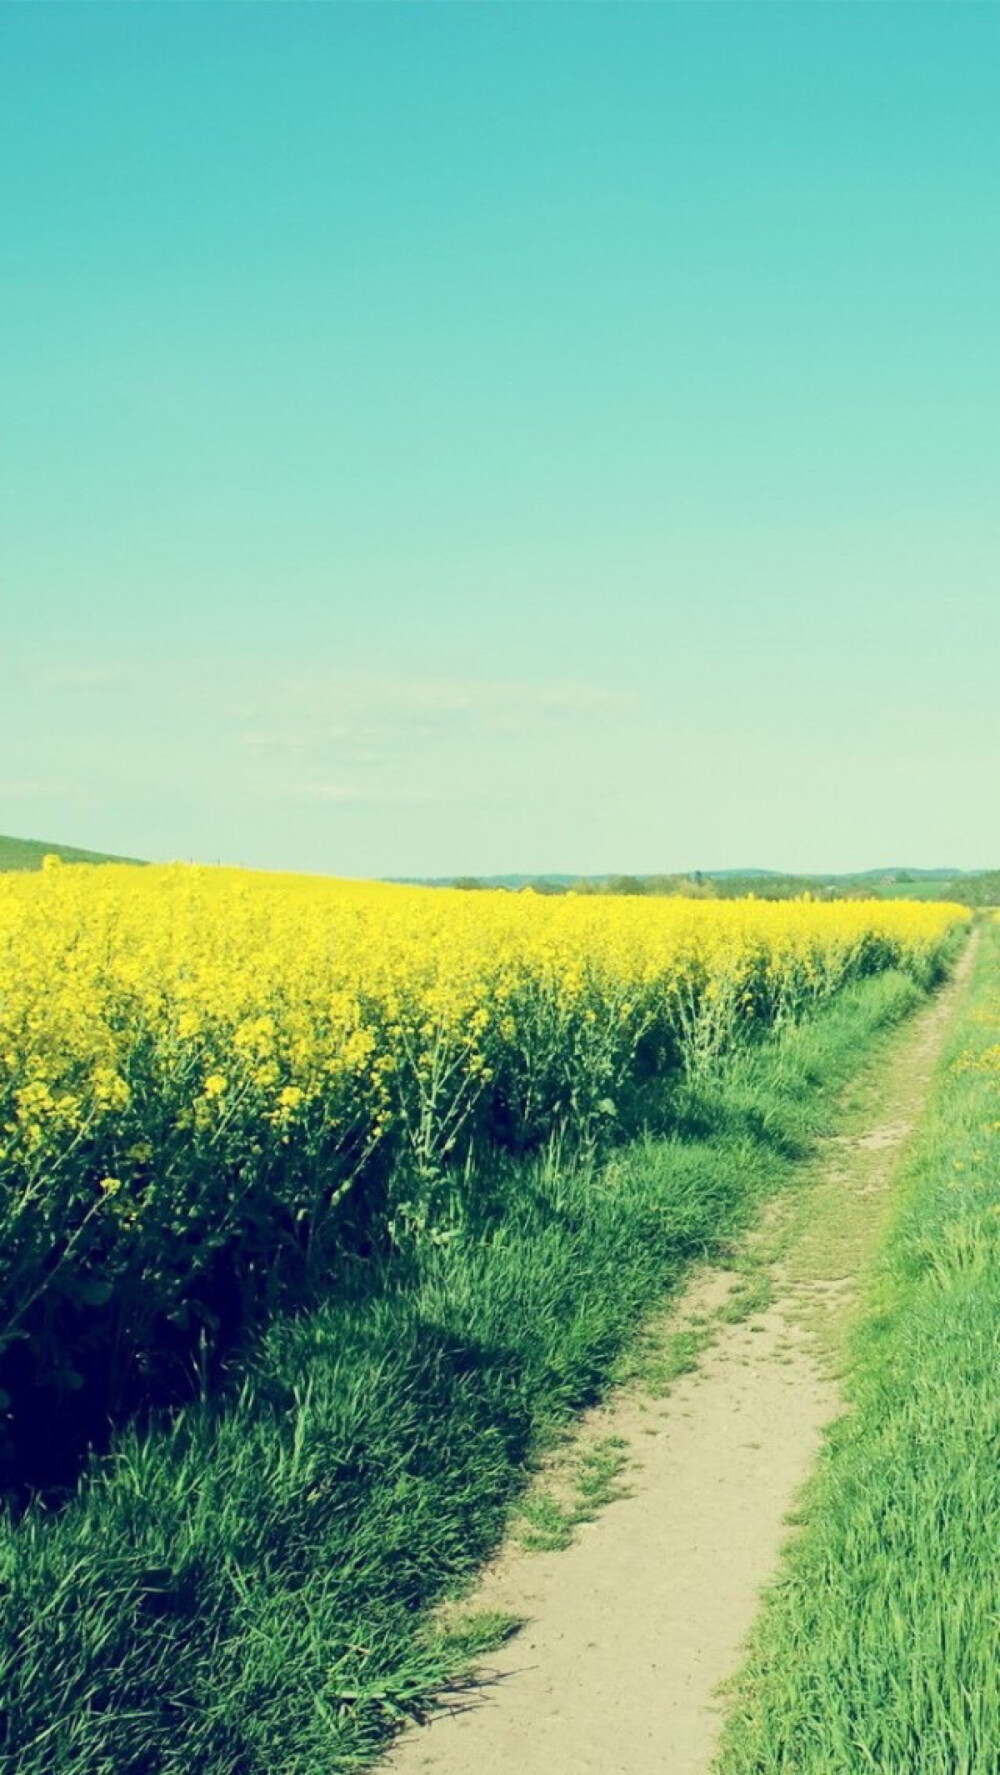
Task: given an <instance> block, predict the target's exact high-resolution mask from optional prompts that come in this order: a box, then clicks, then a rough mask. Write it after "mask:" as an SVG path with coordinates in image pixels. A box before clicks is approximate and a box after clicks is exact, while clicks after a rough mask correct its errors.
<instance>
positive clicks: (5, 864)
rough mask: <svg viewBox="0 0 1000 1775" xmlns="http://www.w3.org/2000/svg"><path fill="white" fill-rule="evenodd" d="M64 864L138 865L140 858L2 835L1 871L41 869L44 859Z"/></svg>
mask: <svg viewBox="0 0 1000 1775" xmlns="http://www.w3.org/2000/svg"><path fill="white" fill-rule="evenodd" d="M50 856H56V857H59V858H60V860H61V861H62V862H63V863H137V862H138V861H139V859H138V857H110V856H108V855H107V854H106V853H105V852H103V851H81V850H77V849H76V847H75V846H74V845H72V844H46V843H44V842H43V840H42V839H40V838H5V837H3V835H2V834H0V870H5V869H40V868H41V866H42V858H43V857H50Z"/></svg>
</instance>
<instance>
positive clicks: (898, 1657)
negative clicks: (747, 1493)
mask: <svg viewBox="0 0 1000 1775" xmlns="http://www.w3.org/2000/svg"><path fill="white" fill-rule="evenodd" d="M901 1181H902V1192H903V1193H902V1196H901V1198H900V1208H899V1211H898V1214H897V1218H896V1220H895V1222H894V1224H893V1226H892V1228H891V1230H890V1234H889V1237H888V1241H887V1243H886V1245H885V1247H884V1248H883V1254H882V1257H881V1259H880V1260H879V1262H878V1264H877V1266H876V1267H875V1268H874V1269H873V1271H872V1272H871V1275H870V1280H869V1285H868V1292H867V1298H866V1300H865V1303H864V1307H865V1310H864V1312H863V1314H862V1317H861V1319H860V1322H859V1326H858V1329H857V1331H856V1332H855V1335H854V1339H853V1345H852V1348H851V1354H850V1360H849V1365H848V1373H847V1381H846V1385H847V1394H848V1400H849V1405H850V1410H849V1412H848V1413H847V1415H846V1416H845V1417H843V1418H842V1419H841V1420H839V1421H838V1423H837V1424H836V1425H835V1427H834V1429H833V1431H832V1433H831V1435H830V1437H829V1441H828V1446H827V1449H826V1451H825V1455H824V1459H823V1461H822V1462H821V1465H820V1469H819V1471H818V1473H817V1476H816V1478H815V1480H814V1481H813V1483H812V1485H811V1487H810V1488H809V1490H808V1492H807V1494H806V1498H805V1500H804V1504H803V1509H802V1511H801V1513H800V1515H799V1518H798V1520H799V1521H800V1522H801V1524H802V1532H801V1534H800V1536H799V1538H798V1539H797V1540H796V1541H795V1542H793V1544H792V1547H791V1549H790V1551H789V1554H788V1556H787V1559H786V1564H785V1569H784V1572H783V1574H782V1576H781V1578H780V1580H779V1582H778V1584H777V1585H776V1586H775V1588H774V1589H773V1590H772V1592H771V1594H770V1596H769V1598H768V1600H767V1602H766V1605H765V1608H764V1610H763V1612H762V1615H761V1618H760V1620H759V1622H758V1626H757V1628H756V1630H755V1634H754V1639H753V1642H752V1646H751V1650H750V1655H749V1658H748V1661H747V1664H746V1666H745V1668H744V1670H743V1672H742V1674H741V1676H740V1678H739V1679H738V1682H737V1684H736V1685H735V1690H734V1697H733V1703H734V1704H733V1708H732V1712H731V1715H730V1719H729V1723H728V1727H727V1732H726V1735H725V1740H724V1746H723V1750H722V1753H721V1756H720V1760H719V1768H720V1770H721V1771H722V1772H723V1775H751V1772H752V1775H778V1772H779V1771H782V1772H786V1775H791V1772H792V1771H794V1772H795V1775H857V1772H858V1771H862V1770H866V1769H870V1770H878V1771H879V1772H880V1775H984V1772H985V1771H986V1770H991V1769H994V1768H996V1766H997V1755H998V1748H997V1747H998V1746H1000V1661H998V1655H997V1654H998V1649H1000V1636H998V1627H997V1621H998V1614H1000V1586H998V1579H997V1545H998V1535H1000V1461H998V1449H1000V1388H998V1385H997V1358H998V1352H1000V927H998V926H997V925H996V924H995V923H994V924H992V925H991V926H988V927H987V929H986V930H985V932H984V940H983V943H982V945H981V947H980V951H979V955H978V958H977V965H976V968H975V973H974V976H973V981H972V986H971V991H970V992H969V994H968V995H967V996H966V997H965V999H964V1001H963V1003H962V1007H961V1009H960V1012H959V1016H958V1020H957V1023H956V1025H955V1030H954V1034H953V1037H952V1039H951V1041H950V1043H949V1047H948V1049H947V1051H946V1053H945V1056H944V1058H943V1060H942V1065H941V1069H940V1072H939V1074H938V1077H937V1082H936V1086H935V1089H934V1092H933V1094H932V1098H931V1101H930V1104H929V1106H928V1110H927V1112H926V1115H925V1118H924V1120H923V1121H922V1123H921V1126H920V1129H919V1131H918V1137H917V1142H916V1145H915V1146H914V1148H913V1150H912V1152H911V1156H910V1158H909V1161H908V1162H907V1164H906V1166H905V1169H904V1172H903V1176H902V1180H901Z"/></svg>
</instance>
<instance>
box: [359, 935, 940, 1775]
mask: <svg viewBox="0 0 1000 1775" xmlns="http://www.w3.org/2000/svg"><path fill="white" fill-rule="evenodd" d="M974 942H975V939H973V942H972V943H970V944H968V945H967V947H966V951H965V954H964V955H963V957H962V961H961V962H960V964H959V967H958V969H957V971H956V975H955V977H954V979H953V980H952V982H951V983H950V984H949V985H948V986H946V987H945V988H944V990H943V991H942V992H940V993H939V994H938V995H937V997H936V999H935V1000H934V1001H932V1003H931V1004H930V1005H928V1006H927V1007H926V1008H925V1009H923V1010H922V1011H921V1012H920V1013H919V1014H918V1015H917V1016H916V1017H915V1018H914V1020H913V1022H912V1023H911V1024H910V1025H909V1027H908V1028H907V1029H906V1030H905V1032H904V1033H903V1034H902V1036H901V1037H900V1038H899V1040H898V1041H897V1043H896V1044H894V1046H893V1047H892V1048H891V1049H890V1050H889V1051H888V1057H886V1056H885V1055H883V1057H882V1060H881V1061H880V1062H879V1063H878V1065H877V1069H876V1070H875V1071H874V1072H872V1073H869V1074H866V1075H865V1076H864V1078H863V1079H862V1081H860V1083H859V1089H860V1090H861V1092H862V1093H863V1096H864V1105H865V1108H864V1112H863V1113H864V1119H863V1120H861V1121H860V1122H859V1124H858V1126H859V1131H857V1132H854V1133H851V1134H847V1135H840V1136H837V1137H835V1138H834V1139H832V1140H829V1141H827V1142H825V1143H824V1147H823V1150H822V1152H821V1154H820V1157H819V1159H818V1160H817V1163H816V1165H815V1166H814V1167H813V1169H812V1172H811V1181H809V1182H807V1183H806V1184H805V1185H804V1186H803V1189H802V1190H801V1191H798V1192H797V1191H794V1190H793V1191H792V1192H791V1193H790V1196H789V1198H788V1200H787V1201H785V1200H784V1199H780V1200H778V1201H777V1202H775V1203H774V1204H773V1205H772V1208H771V1210H770V1212H769V1213H768V1214H765V1216H764V1220H763V1224H762V1226H761V1227H760V1228H759V1229H758V1231H757V1233H756V1234H755V1235H753V1237H752V1239H751V1242H750V1250H751V1257H752V1259H753V1260H754V1261H756V1263H757V1265H758V1274H766V1275H767V1277H768V1278H769V1282H770V1288H771V1300H770V1304H768V1305H766V1306H765V1307H764V1308H763V1309H762V1310H760V1311H758V1312H756V1313H754V1314H752V1315H751V1316H749V1317H746V1318H744V1319H742V1320H739V1319H737V1320H736V1321H735V1322H732V1319H729V1320H727V1318H726V1302H727V1299H731V1300H736V1299H737V1298H738V1295H739V1289H740V1286H741V1284H742V1285H743V1286H745V1276H743V1277H740V1276H738V1275H737V1274H736V1273H733V1274H727V1273H726V1272H720V1271H706V1272H704V1273H703V1274H702V1275H701V1276H700V1277H697V1278H695V1280H694V1282H693V1283H692V1284H691V1286H690V1287H689V1289H688V1290H687V1292H686V1293H685V1295H684V1296H683V1298H682V1300H681V1301H680V1303H679V1304H678V1306H677V1307H676V1308H675V1309H674V1310H673V1311H672V1312H671V1313H670V1314H669V1315H668V1316H667V1317H666V1318H665V1321H664V1325H665V1329H666V1331H667V1332H668V1333H669V1332H670V1331H672V1330H676V1329H677V1328H680V1329H682V1330H683V1328H684V1327H685V1326H686V1325H687V1326H691V1325H698V1324H701V1323H703V1322H704V1320H705V1318H706V1316H709V1317H712V1316H713V1315H714V1324H715V1331H714V1334H713V1336H712V1339H711V1342H710V1343H709V1345H708V1347H707V1349H706V1351H705V1353H704V1354H703V1355H702V1357H701V1359H700V1360H699V1362H698V1365H697V1368H696V1369H695V1370H694V1371H693V1372H691V1373H689V1374H686V1375H684V1376H682V1377H681V1378H680V1379H679V1380H677V1381H675V1382H674V1383H673V1384H672V1386H671V1388H670V1391H669V1395H667V1396H662V1395H661V1396H657V1395H655V1394H651V1393H649V1392H648V1391H643V1390H642V1389H641V1388H636V1387H631V1388H623V1389H622V1390H621V1391H620V1392H618V1393H616V1394H615V1395H613V1396H612V1397H611V1398H610V1399H609V1401H608V1402H607V1404H606V1405H605V1406H603V1407H601V1408H600V1409H599V1410H597V1411H595V1412H592V1413H590V1414H588V1417H587V1419H586V1420H585V1421H584V1423H583V1424H582V1425H581V1427H580V1431H579V1438H580V1439H582V1441H583V1443H584V1444H586V1443H587V1441H588V1440H593V1441H599V1440H602V1439H603V1438H606V1437H610V1436H614V1437H620V1438H622V1439H623V1440H624V1442H625V1443H626V1445H627V1447H628V1450H629V1459H630V1466H629V1470H628V1473H627V1475H626V1483H627V1487H628V1489H627V1492H626V1495H624V1496H622V1497H620V1498H619V1499H618V1500H617V1501H615V1502H614V1503H612V1504H610V1505H609V1506H608V1507H607V1508H606V1509H604V1510H603V1511H602V1512H601V1513H600V1514H599V1516H597V1517H596V1518H595V1520H593V1521H592V1522H589V1523H586V1524H585V1525H584V1526H583V1527H582V1528H581V1529H580V1530H579V1532H578V1535H577V1538H576V1539H575V1541H574V1542H573V1544H572V1545H571V1546H570V1547H568V1548H566V1549H565V1550H563V1551H560V1552H555V1553H529V1552H526V1551H523V1550H522V1549H521V1548H520V1547H518V1546H517V1545H515V1544H511V1545H509V1546H508V1547H507V1548H506V1549H504V1550H503V1551H502V1553H501V1554H500V1556H499V1557H498V1559H497V1560H496V1561H495V1563H494V1564H493V1565H492V1566H491V1567H489V1568H488V1569H487V1571H486V1572H485V1573H484V1574H483V1577H482V1580H481V1582H480V1583H479V1585H478V1587H477V1590H476V1593H475V1595H474V1596H473V1597H472V1598H471V1599H470V1602H469V1604H468V1605H466V1606H469V1607H472V1608H474V1609H477V1610H478V1609H498V1610H505V1611H509V1612H510V1613H511V1614H514V1615H516V1616H517V1617H518V1618H520V1619H523V1620H524V1622H525V1625H524V1627H523V1628H522V1629H521V1631H520V1632H519V1633H517V1634H516V1635H515V1636H514V1637H513V1638H512V1639H510V1640H509V1641H508V1642H507V1643H506V1644H505V1645H504V1646H503V1647H502V1649H501V1650H500V1651H498V1652H495V1653H493V1654H491V1655H490V1657H489V1658H488V1659H487V1660H486V1662H485V1663H484V1664H483V1665H481V1666H480V1667H479V1668H478V1669H477V1671H476V1672H475V1674H474V1676H473V1678H472V1680H471V1681H470V1682H469V1683H468V1684H466V1685H463V1686H461V1687H458V1688H456V1689H455V1690H453V1691H452V1692H451V1693H450V1694H449V1695H447V1696H445V1697H443V1705H442V1707H441V1709H440V1710H439V1711H438V1712H436V1713H434V1714H433V1715H432V1717H431V1718H430V1720H429V1721H428V1722H427V1723H426V1724H424V1725H420V1726H414V1727H412V1728H409V1729H408V1730H407V1731H406V1732H405V1733H404V1734H403V1735H402V1736H401V1738H400V1739H398V1740H397V1742H396V1744H395V1746H394V1747H393V1749H392V1751H391V1752H390V1754H389V1755H388V1757H387V1758H386V1759H385V1761H384V1763H383V1764H382V1765H380V1767H381V1769H382V1775H707V1771H708V1770H709V1769H710V1768H711V1764H712V1761H713V1757H714V1754H715V1750H716V1746H717V1741H718V1734H719V1728H720V1725H721V1704H720V1702H719V1699H718V1695H717V1690H718V1688H719V1685H720V1684H721V1683H723V1682H724V1681H725V1680H726V1679H727V1678H729V1677H730V1676H732V1675H733V1674H734V1672H735V1671H736V1669H737V1668H738V1665H739V1661H740V1654H741V1648H742V1645H743V1642H744V1640H745V1638H746V1635H747V1633H748V1631H749V1629H750V1627H751V1625H752V1623H753V1620H754V1616H755V1614H756V1610H757V1605H758V1600H759V1596H760V1592H761V1589H762V1587H763V1586H764V1585H765V1584H766V1582H767V1581H768V1580H769V1579H770V1578H771V1577H773V1575H774V1573H775V1571H776V1568H777V1566H778V1563H779V1559H780V1555H781V1550H782V1547H783V1545H784V1543H785V1541H786V1539H787V1536H788V1533H789V1529H788V1522H787V1517H788V1512H789V1511H790V1509H791V1508H792V1506H793V1504H794V1502H795V1499H796V1494H797V1493H798V1491H799V1489H800V1487H801V1486H802V1484H803V1482H804V1481H805V1479H806V1478H807V1476H808V1475H809V1473H810V1470H811V1468H812V1466H813V1463H814V1461H815V1459H816V1455H817V1453H818V1450H819V1447H820V1443H821V1440H822V1435H823V1430H824V1427H825V1426H826V1425H828V1424H829V1423H830V1421H831V1420H832V1418H833V1417H835V1416H836V1414H837V1413H838V1411H839V1410H840V1409H841V1398H840V1393H839V1389H838V1386H837V1382H836V1377H835V1367H836V1363H835V1356H836V1352H837V1350H838V1349H839V1348H840V1347H841V1344H842V1332H843V1325H844V1323H845V1322H846V1320H847V1319H848V1318H849V1315H850V1309H851V1303H852V1300H853V1296H854V1292H855V1284H856V1279H857V1276H858V1273H859V1270H860V1268H861V1267H862V1265H863V1263H864V1261H865V1259H866V1257H867V1256H868V1255H869V1254H870V1252H871V1251H872V1249H873V1248H874V1246H876V1245H877V1243H878V1240H879V1237H880V1234H881V1232H882V1230H883V1229H884V1226H885V1223H886V1220H887V1218H888V1215H889V1213H890V1211H891V1192H890V1189H889V1185H890V1183H891V1180H892V1176H893V1173H894V1171H895V1169H896V1166H897V1164H898V1161H899V1156H900V1151H901V1148H902V1147H903V1145H904V1143H905V1142H906V1141H907V1139H908V1137H909V1135H910V1133H911V1131H912V1129H913V1126H914V1123H915V1121H916V1119H917V1116H918V1114H919V1112H920V1109H921V1107H922V1105H923V1101H924V1098H925V1095H926V1091H927V1087H928V1084H929V1081H930V1076H931V1073H932V1071H933V1068H934V1066H935V1063H936V1061H937V1058H938V1055H939V1053H940V1050H941V1046H942V1044H943V1041H944V1038H945V1034H946V1031H947V1028H948V1024H949V1021H950V1017H951V1014H952V1009H953V1005H954V1002H955V998H956V995H957V993H958V992H959V991H960V990H961V987H962V984H963V982H964V980H965V978H966V977H967V975H968V972H969V968H970V966H971V961H972V952H973V947H974ZM754 1247H756V1256H755V1257H754Z"/></svg>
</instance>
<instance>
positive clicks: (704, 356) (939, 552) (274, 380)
mask: <svg viewBox="0 0 1000 1775" xmlns="http://www.w3.org/2000/svg"><path fill="white" fill-rule="evenodd" d="M0 215H2V226H0V831H2V832H6V833H10V834H16V835H18V836H25V837H38V838H43V839H47V840H50V841H60V842H64V843H67V844H73V843H75V844H78V845H82V846H86V847H88V848H94V849H102V850H103V849H106V850H110V851H116V852H121V853H125V854H129V855H138V856H144V857H149V858H158V859H168V858H175V857H182V858H189V857H190V858H197V859H201V860H204V861H209V862H215V861H225V862H235V863H243V864H247V865H250V866H253V867H266V868H287V869H294V870H312V871H321V872H324V873H331V874H340V875H358V876H367V875H401V876H420V875H450V874H457V873H461V874H482V873H493V872H508V871H509V872H514V871H525V872H532V871H568V872H580V873H600V872H603V871H610V870H613V871H640V872H643V871H660V870H663V871H668V870H674V869H690V868H701V869H713V868H727V867H731V868H739V867H771V868H776V869H795V870H848V869H855V868H865V867H878V866H882V865H889V864H910V865H923V866H928V867H930V866H935V865H946V866H949V867H957V868H974V867H981V866H988V865H993V866H995V865H997V863H998V862H1000V797H998V795H997V792H996V785H997V783H998V782H1000V320H998V317H1000V227H998V216H1000V7H997V6H996V5H994V4H992V3H986V4H977V3H975V0H971V3H966V4H962V5H955V4H953V3H952V0H942V3H941V4H935V3H933V0H931V3H921V4H912V5H911V4H907V3H906V0H902V3H886V4H878V3H871V4H857V3H853V0H846V3H844V4H824V3H822V0H818V3H813V0H810V3H805V0H799V3H789V4H784V5H771V4H766V3H759V4H741V5H738V4H729V5H715V4H705V3H701V0H690V3H688V4H677V5H673V4H655V3H654V4H650V5H629V4H587V5H583V4H578V5H574V4H560V5H542V4H537V5H536V4H532V3H526V4H519V5H515V4H505V5H492V4H484V5H477V6H458V5H431V4H419V5H393V4H386V5H374V4H356V5H342V6H341V5H333V4H331V5H325V4H324V5H320V4H310V3H308V0H307V3H303V4H294V3H288V4H274V5H255V6H248V5H244V4H240V3H236V4H173V5H171V4H163V5H156V6H152V5H145V4H124V5H121V4H101V3H100V0H92V3H90V4H87V5H76V4H58V3H52V4H34V5H8V6H4V7H0Z"/></svg>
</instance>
